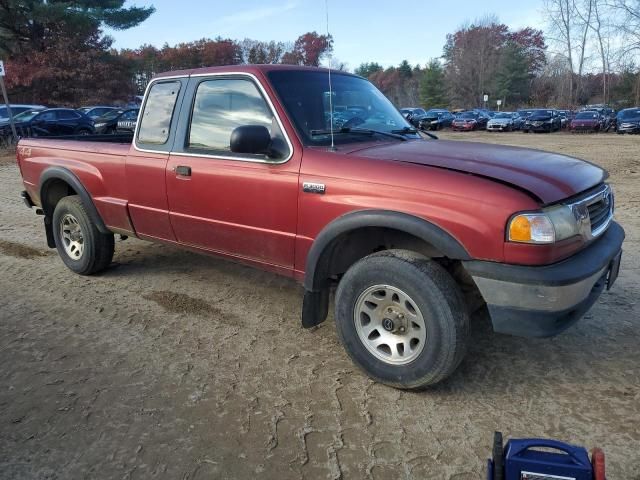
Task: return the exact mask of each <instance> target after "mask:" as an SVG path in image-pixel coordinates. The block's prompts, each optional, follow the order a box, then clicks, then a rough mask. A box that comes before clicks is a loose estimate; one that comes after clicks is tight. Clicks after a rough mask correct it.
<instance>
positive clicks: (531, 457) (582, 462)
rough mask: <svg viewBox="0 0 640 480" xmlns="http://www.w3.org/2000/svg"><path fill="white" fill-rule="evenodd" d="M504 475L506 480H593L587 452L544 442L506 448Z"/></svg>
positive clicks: (535, 440) (512, 442)
mask: <svg viewBox="0 0 640 480" xmlns="http://www.w3.org/2000/svg"><path fill="white" fill-rule="evenodd" d="M539 448H545V449H553V450H555V451H553V452H551V451H548V450H544V451H541V450H538V449H539ZM504 473H505V476H504V478H505V480H538V479H547V478H548V479H549V480H574V479H575V480H593V470H592V467H591V461H590V460H589V453H588V452H587V450H586V449H585V448H583V447H578V446H575V445H570V444H568V443H563V442H558V441H556V440H544V439H540V438H530V439H520V440H509V441H508V442H507V444H506V446H505V455H504Z"/></svg>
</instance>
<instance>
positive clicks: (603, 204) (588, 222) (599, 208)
mask: <svg viewBox="0 0 640 480" xmlns="http://www.w3.org/2000/svg"><path fill="white" fill-rule="evenodd" d="M613 203H614V200H613V193H612V192H611V187H609V185H606V184H601V185H599V186H597V187H595V188H593V189H592V190H590V191H588V192H586V193H583V194H582V195H580V196H579V197H578V198H576V199H575V200H574V201H572V202H571V203H567V204H566V205H568V206H569V207H570V208H571V210H572V211H573V214H574V216H575V219H576V221H577V222H578V225H579V228H580V234H581V235H582V236H583V237H584V238H585V240H591V239H593V238H596V237H599V236H600V235H602V234H603V233H604V232H605V231H606V230H607V228H608V227H609V224H610V223H611V221H612V220H613V210H614V204H613Z"/></svg>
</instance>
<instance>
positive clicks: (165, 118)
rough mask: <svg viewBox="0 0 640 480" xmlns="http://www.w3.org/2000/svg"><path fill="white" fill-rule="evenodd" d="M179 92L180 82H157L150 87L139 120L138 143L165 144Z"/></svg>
mask: <svg viewBox="0 0 640 480" xmlns="http://www.w3.org/2000/svg"><path fill="white" fill-rule="evenodd" d="M179 92H180V82H157V83H155V84H154V85H153V86H152V87H151V89H150V90H149V94H148V95H147V100H146V103H145V106H144V112H143V114H142V118H141V120H140V130H139V132H138V141H139V142H141V143H151V144H155V145H163V144H164V143H166V142H167V139H168V138H169V130H170V129H171V118H172V117H173V110H174V108H175V106H176V99H177V98H178V93H179Z"/></svg>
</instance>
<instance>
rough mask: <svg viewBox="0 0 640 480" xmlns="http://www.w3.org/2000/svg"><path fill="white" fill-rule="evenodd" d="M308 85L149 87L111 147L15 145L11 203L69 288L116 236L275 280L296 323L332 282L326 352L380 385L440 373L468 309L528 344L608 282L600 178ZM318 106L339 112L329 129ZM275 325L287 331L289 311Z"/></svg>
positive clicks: (192, 79) (269, 77) (457, 351)
mask: <svg viewBox="0 0 640 480" xmlns="http://www.w3.org/2000/svg"><path fill="white" fill-rule="evenodd" d="M327 73H328V72H327V70H323V69H317V68H304V67H293V66H284V65H268V66H264V65H263V66H258V65H246V66H238V65H235V66H230V67H215V68H204V69H197V70H188V71H179V72H171V73H167V74H164V75H160V76H158V77H156V78H155V79H153V80H152V82H151V83H150V84H149V87H148V88H147V92H146V95H145V100H144V103H143V105H142V108H141V112H140V116H139V118H140V120H139V122H138V123H137V126H136V130H135V133H134V134H133V137H132V143H131V144H127V143H122V141H123V137H122V136H104V135H103V136H101V137H100V138H99V139H100V140H102V141H97V140H98V138H93V137H86V138H85V139H84V140H68V139H67V140H62V139H60V140H56V139H23V140H21V141H20V142H19V144H18V148H17V159H18V165H19V167H20V172H21V174H22V177H23V181H24V186H25V191H24V192H23V194H22V196H23V199H24V202H25V203H26V204H27V205H28V206H29V207H34V206H35V207H36V213H39V214H41V215H43V218H44V227H45V228H44V230H45V232H46V238H47V243H48V245H49V246H50V247H51V248H57V250H58V253H59V255H60V257H61V259H62V261H63V262H64V264H65V265H66V266H67V267H68V268H69V269H71V270H72V271H73V272H76V273H78V274H81V275H90V274H94V273H97V272H100V271H102V270H107V272H106V273H105V274H106V275H108V274H109V272H108V268H109V265H110V263H111V260H112V258H113V255H114V235H120V236H121V237H126V236H135V237H138V238H140V239H145V240H149V241H152V242H162V243H166V244H170V245H177V246H181V247H183V248H187V249H189V250H193V251H197V252H202V253H206V254H213V255H219V256H222V257H225V258H228V259H231V260H235V261H239V262H243V263H246V264H249V265H253V266H255V267H259V268H262V269H265V270H269V271H271V272H276V273H279V274H282V275H286V276H289V277H293V278H295V279H297V280H298V281H300V282H301V283H302V284H303V285H304V290H305V293H304V299H303V302H302V306H301V311H302V315H301V317H302V325H303V326H304V327H312V326H315V325H318V324H319V323H321V322H323V321H324V320H325V319H326V318H327V313H328V309H329V298H330V293H331V292H332V291H334V287H335V288H336V289H335V320H336V329H337V334H338V337H339V338H340V340H341V341H342V344H343V345H344V347H345V349H346V351H347V352H348V353H349V355H350V356H351V358H352V359H353V361H354V362H355V363H356V364H357V365H359V366H360V367H361V368H363V369H364V370H365V371H366V372H367V373H368V374H369V375H370V376H371V377H372V378H374V379H375V380H377V381H380V382H383V383H386V384H389V385H392V386H395V387H399V388H406V389H417V388H423V387H425V386H427V385H432V384H435V383H437V382H439V381H441V380H443V379H444V378H446V377H447V376H449V375H450V374H451V373H452V372H453V371H454V370H455V369H456V367H457V366H458V365H459V364H460V362H461V361H462V358H463V357H464V354H465V351H466V347H467V343H468V342H469V316H470V314H471V313H472V312H473V311H475V310H476V309H478V308H480V307H482V306H484V305H486V308H488V312H489V314H490V316H491V319H492V322H493V327H494V329H495V330H496V331H498V332H503V333H510V334H514V335H523V336H548V335H553V334H556V333H558V332H560V331H562V330H564V329H565V328H567V327H568V326H569V325H571V324H573V323H574V322H575V321H577V320H578V319H579V318H580V317H581V316H582V315H583V314H584V313H585V312H586V311H587V310H588V309H589V308H590V307H591V306H592V305H593V303H594V302H595V301H596V300H597V299H598V297H599V295H600V293H601V292H602V291H603V289H604V288H609V287H611V285H612V284H613V282H614V281H615V279H616V276H617V272H618V268H619V265H620V258H621V245H622V242H623V239H624V231H623V229H622V228H621V227H620V226H619V225H618V224H617V223H616V222H615V221H614V220H613V205H614V203H613V194H612V191H611V187H610V186H609V185H608V184H607V183H606V179H607V174H606V172H605V171H604V170H602V169H601V168H599V167H597V166H595V165H592V164H590V163H586V162H583V161H581V160H578V159H575V158H571V157H567V156H564V155H559V154H553V153H546V152H541V151H536V150H531V149H520V148H514V147H504V146H497V145H488V144H479V143H468V142H455V141H443V140H436V139H430V138H423V137H421V136H420V135H418V133H417V132H416V131H415V129H413V127H412V126H411V125H410V124H408V123H407V121H406V120H405V119H404V118H403V117H402V115H401V114H400V113H399V112H398V110H397V109H396V108H395V107H394V106H393V105H392V104H391V103H390V102H389V101H388V100H387V99H386V98H385V97H384V96H383V95H382V94H381V93H380V92H379V91H378V90H377V89H376V88H375V87H374V86H373V85H372V84H371V83H369V82H368V81H366V80H364V79H362V78H360V77H357V76H355V75H350V74H347V73H344V72H337V71H336V72H333V73H332V75H331V82H332V87H331V88H332V90H331V92H330V91H329V84H328V81H327ZM327 98H332V99H333V101H332V102H328V101H327ZM331 103H332V104H333V106H334V108H335V109H336V110H337V111H341V110H343V107H346V106H349V108H350V109H351V110H353V111H356V110H357V112H358V113H357V114H355V115H353V116H351V117H350V118H349V119H348V120H346V121H345V122H344V123H343V124H342V125H341V126H340V128H336V127H335V126H334V125H333V122H332V117H333V115H334V112H332V111H330V110H329V108H330V107H329V105H330V104H331ZM34 268H37V265H36V266H34ZM26 287H27V286H25V288H26ZM59 288H61V289H64V286H63V285H61V286H60V287H59ZM212 288H215V286H213V285H212ZM286 315H287V316H288V320H289V321H291V322H292V324H293V322H294V319H295V317H297V316H298V315H299V313H298V312H287V313H286ZM319 334H320V335H321V334H322V333H319ZM264 341H278V339H277V338H272V339H264ZM291 348H292V349H293V350H295V349H296V348H297V347H296V345H291Z"/></svg>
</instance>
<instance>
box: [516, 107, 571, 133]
mask: <svg viewBox="0 0 640 480" xmlns="http://www.w3.org/2000/svg"><path fill="white" fill-rule="evenodd" d="M561 128H562V120H561V119H560V115H558V112H557V111H556V110H553V109H547V108H539V109H535V110H533V111H532V112H531V114H530V115H529V116H528V117H527V119H526V120H525V122H524V125H523V126H522V131H523V132H524V133H529V132H548V133H551V132H557V131H558V130H560V129H561Z"/></svg>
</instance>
